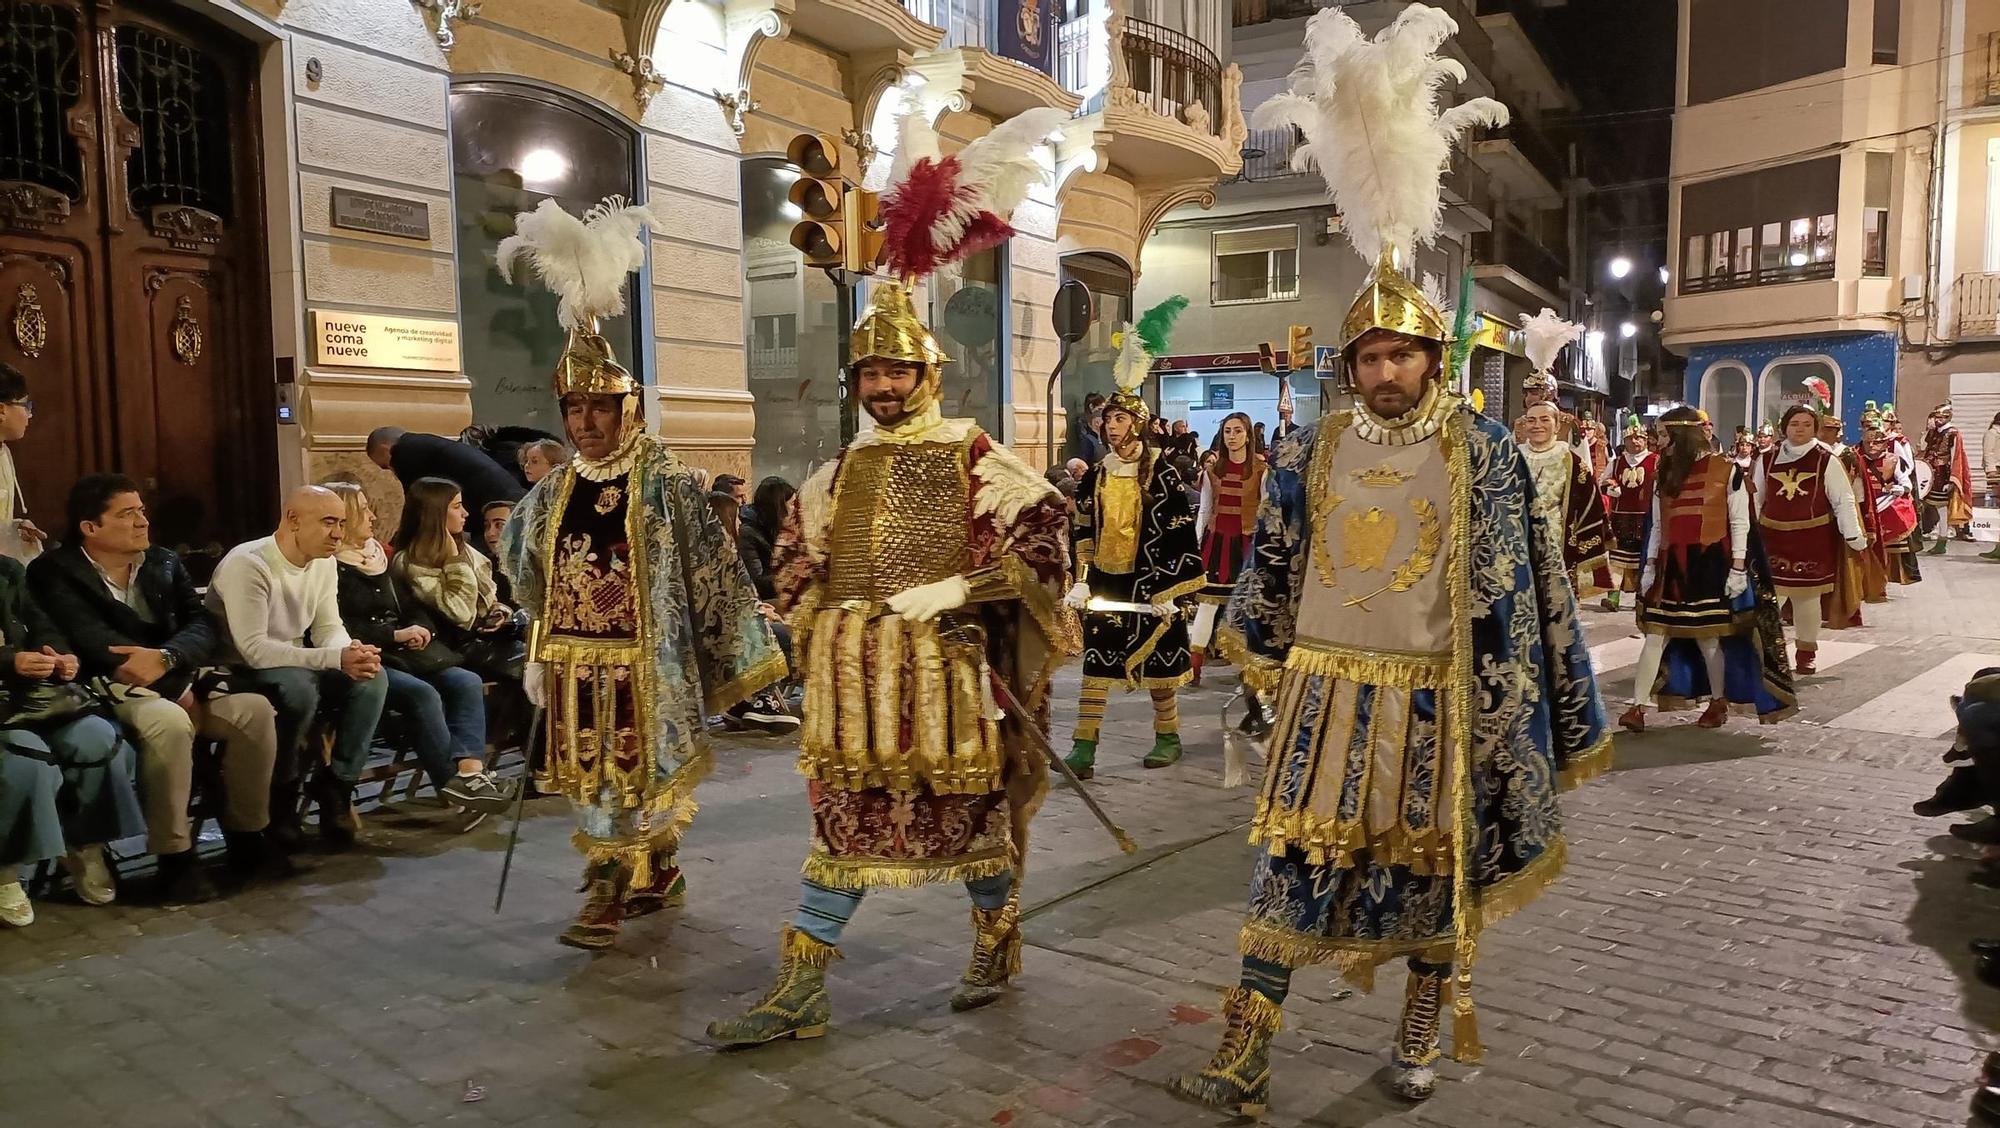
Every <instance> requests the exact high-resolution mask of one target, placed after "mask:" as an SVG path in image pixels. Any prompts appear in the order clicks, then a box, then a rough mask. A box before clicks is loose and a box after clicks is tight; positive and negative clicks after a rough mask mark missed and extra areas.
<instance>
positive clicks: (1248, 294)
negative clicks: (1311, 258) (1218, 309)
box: [1209, 224, 1299, 305]
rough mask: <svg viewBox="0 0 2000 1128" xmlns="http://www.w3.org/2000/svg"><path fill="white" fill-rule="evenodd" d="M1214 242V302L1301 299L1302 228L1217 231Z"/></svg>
mask: <svg viewBox="0 0 2000 1128" xmlns="http://www.w3.org/2000/svg"><path fill="white" fill-rule="evenodd" d="M1209 239H1210V244H1209V245H1210V257H1211V263H1212V265H1211V270H1210V302H1211V304H1213V305H1231V304H1234V303H1238V302H1277V301H1293V300H1295V299H1297V298H1298V296H1299V228H1298V225H1297V224H1290V225H1287V226H1284V227H1257V228H1251V229H1249V230H1243V231H1217V232H1215V233H1214V234H1213V235H1211V236H1210V237H1209Z"/></svg>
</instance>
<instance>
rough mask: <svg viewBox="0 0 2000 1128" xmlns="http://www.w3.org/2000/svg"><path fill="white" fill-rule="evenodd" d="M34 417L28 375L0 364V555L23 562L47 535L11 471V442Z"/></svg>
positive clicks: (21, 435) (23, 434) (22, 435)
mask: <svg viewBox="0 0 2000 1128" xmlns="http://www.w3.org/2000/svg"><path fill="white" fill-rule="evenodd" d="M34 418H35V401H34V400H33V399H31V398H30V397H29V396H28V378H27V377H26V376H23V375H22V374H21V370H20V369H18V368H15V367H13V366H12V365H9V364H0V556H11V557H13V558H14V559H16V560H19V561H20V562H21V563H23V564H26V563H27V562H28V561H30V560H33V559H34V558H35V554H36V553H38V552H40V551H41V550H42V542H43V541H45V540H47V539H48V537H47V534H45V533H43V532H42V531H41V530H40V529H38V528H36V527H35V523H34V522H33V521H30V520H28V511H27V505H26V503H25V502H24V501H23V499H22V497H21V481H20V479H19V478H17V477H15V474H14V450H13V446H12V444H14V443H18V442H20V441H21V440H22V439H24V438H26V437H27V435H28V424H29V423H31V422H33V421H34Z"/></svg>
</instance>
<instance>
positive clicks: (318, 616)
mask: <svg viewBox="0 0 2000 1128" xmlns="http://www.w3.org/2000/svg"><path fill="white" fill-rule="evenodd" d="M346 533H347V503H346V502H345V501H344V500H342V499H341V497H340V495H338V494H336V493H334V492H333V491H332V490H329V489H326V488H324V487H322V486H301V487H299V488H298V489H296V490H293V491H292V492H291V495H290V496H288V497H287V498H286V499H285V514H284V517H283V518H282V519H281V520H280V521H279V523H278V529H277V531H276V532H275V533H273V534H272V535H270V536H268V537H265V538H263V539H261V540H254V541H250V542H249V543H247V544H239V545H237V546H236V547H235V548H232V549H230V550H229V553H228V555H226V556H224V557H223V558H222V563H220V564H218V565H216V568H215V577H214V578H213V579H212V580H211V581H210V582H209V586H208V608H209V610H210V611H211V612H213V613H214V614H215V615H216V617H217V618H218V619H219V620H220V623H221V626H222V640H223V643H224V653H225V654H226V655H227V656H228V658H229V659H230V661H231V664H232V665H233V666H235V667H236V669H235V670H234V672H232V673H231V675H230V684H231V685H232V686H233V687H234V688H236V689H242V690H248V691H250V692H252V693H260V694H263V695H264V696H265V697H267V698H269V699H270V702H271V704H272V705H273V706H274V707H275V708H276V709H277V712H278V763H277V767H276V768H275V769H274V770H273V771H272V774H271V820H272V826H273V827H274V828H276V829H277V830H278V832H279V833H280V834H281V835H282V836H284V837H285V838H287V839H288V840H289V839H292V838H295V837H296V835H297V831H298V821H297V820H298V807H299V802H298V800H299V787H300V777H301V776H302V775H303V774H304V771H305V762H306V756H305V738H306V733H307V730H309V729H310V728H311V727H312V723H313V718H315V717H317V716H319V714H320V711H321V705H322V703H324V704H325V705H326V706H327V708H328V711H329V713H330V714H331V716H332V717H333V718H334V742H333V762H332V763H331V764H328V765H326V766H325V767H322V768H321V769H320V770H319V771H318V772H317V773H315V774H314V776H313V777H312V781H311V792H312V797H313V799H314V800H315V801H316V802H317V803H318V804H319V833H320V839H321V840H322V842H324V843H325V844H326V845H327V846H328V847H330V848H332V849H336V850H345V849H350V848H352V847H353V845H354V841H355V826H356V824H355V822H354V819H353V808H354V785H355V783H356V781H358V780H359V779H360V778H361V771H362V769H363V768H365V767H366V766H367V765H368V750H369V747H370V745H371V744H372V743H373V742H374V739H375V725H376V723H377V722H378V721H380V720H381V719H382V705H383V702H384V700H385V699H386V698H387V696H388V692H389V679H388V678H386V677H384V676H383V672H382V651H381V650H380V649H379V648H377V647H374V646H370V645H368V644H367V643H365V642H358V641H356V640H355V639H354V638H352V637H351V636H349V635H348V633H347V627H346V626H345V625H344V624H343V623H342V622H341V619H340V600H339V588H340V573H339V570H338V568H337V566H336V565H335V564H334V562H333V555H334V553H336V552H338V551H340V545H341V540H342V538H343V537H345V535H346Z"/></svg>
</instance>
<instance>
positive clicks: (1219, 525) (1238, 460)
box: [1190, 411, 1264, 683]
mask: <svg viewBox="0 0 2000 1128" xmlns="http://www.w3.org/2000/svg"><path fill="white" fill-rule="evenodd" d="M1211 453H1213V454H1214V455H1215V462H1214V465H1213V466H1211V467H1210V468H1209V471H1208V473H1207V474H1205V475H1204V476H1203V477H1202V482H1201V511H1200V513H1199V515H1198V516H1197V517H1196V518H1195V528H1196V530H1197V531H1198V532H1199V533H1200V535H1201V565H1202V570H1203V571H1204V572H1206V573H1207V575H1208V586H1206V587H1204V588H1202V589H1201V596H1200V603H1201V605H1200V606H1199V607H1198V608H1197V609H1196V611H1195V617H1194V629H1193V630H1192V631H1191V632H1190V636H1191V637H1190V641H1191V642H1192V644H1193V647H1194V675H1195V680H1196V682H1197V683H1199V682H1200V680H1201V662H1202V658H1203V657H1204V655H1205V654H1206V652H1207V650H1208V645H1209V640H1210V639H1212V638H1213V637H1214V635H1215V617H1216V615H1217V614H1219V613H1220V611H1221V609H1222V608H1223V606H1224V605H1226V604H1227V603H1228V602H1229V592H1230V589H1232V588H1234V587H1235V586H1236V576H1237V574H1238V573H1239V572H1241V571H1242V570H1243V561H1244V559H1245V558H1246V557H1247V556H1249V554H1250V530H1251V528H1252V527H1253V526H1255V525H1256V523H1257V504H1258V502H1260V501H1262V500H1263V498H1264V460H1263V459H1261V458H1258V457H1257V452H1255V451H1253V450H1251V449H1250V417H1249V416H1248V415H1245V414H1243V413H1242V412H1240V411H1238V412H1234V413H1232V414H1230V415H1228V416H1226V417H1224V418H1223V420H1222V426H1221V427H1220V428H1218V429H1217V430H1216V436H1215V449H1214V450H1213V451H1212V452H1211Z"/></svg>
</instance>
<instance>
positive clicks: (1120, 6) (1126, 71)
mask: <svg viewBox="0 0 2000 1128" xmlns="http://www.w3.org/2000/svg"><path fill="white" fill-rule="evenodd" d="M1104 51H1105V55H1106V57H1107V58H1109V59H1110V60H1111V81H1110V82H1109V83H1108V84H1107V86H1106V89H1105V97H1104V104H1105V105H1107V106H1127V107H1129V106H1136V105H1138V104H1139V96H1138V94H1137V93H1135V92H1134V91H1133V89H1132V67H1131V64H1129V63H1128V62H1126V59H1125V0H1108V2H1107V3H1106V4H1105V11H1104Z"/></svg>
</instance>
